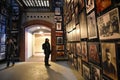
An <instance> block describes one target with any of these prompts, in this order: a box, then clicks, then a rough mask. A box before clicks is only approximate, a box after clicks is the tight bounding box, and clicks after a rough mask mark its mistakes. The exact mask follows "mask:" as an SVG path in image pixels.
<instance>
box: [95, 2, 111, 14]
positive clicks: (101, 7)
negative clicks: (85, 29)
mask: <svg viewBox="0 0 120 80" xmlns="http://www.w3.org/2000/svg"><path fill="white" fill-rule="evenodd" d="M111 4H112V1H111V0H103V1H101V0H96V8H97V13H100V12H102V11H103V10H105V9H107V8H108V7H109V6H110V5H111Z"/></svg>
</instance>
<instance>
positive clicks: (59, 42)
mask: <svg viewBox="0 0 120 80" xmlns="http://www.w3.org/2000/svg"><path fill="white" fill-rule="evenodd" d="M57 44H63V37H62V36H57Z"/></svg>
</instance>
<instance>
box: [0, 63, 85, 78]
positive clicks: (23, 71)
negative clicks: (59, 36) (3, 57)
mask: <svg viewBox="0 0 120 80" xmlns="http://www.w3.org/2000/svg"><path fill="white" fill-rule="evenodd" d="M50 64H51V66H50V67H46V66H45V65H44V62H18V63H16V64H15V65H14V66H10V67H9V68H6V67H5V66H6V64H2V65H0V80H83V79H82V77H81V76H79V73H78V72H76V71H75V70H74V69H72V68H71V67H70V66H69V65H68V62H67V61H57V62H50Z"/></svg>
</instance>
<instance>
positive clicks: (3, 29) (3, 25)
mask: <svg viewBox="0 0 120 80" xmlns="http://www.w3.org/2000/svg"><path fill="white" fill-rule="evenodd" d="M5 29H6V25H5V24H2V25H1V33H5Z"/></svg>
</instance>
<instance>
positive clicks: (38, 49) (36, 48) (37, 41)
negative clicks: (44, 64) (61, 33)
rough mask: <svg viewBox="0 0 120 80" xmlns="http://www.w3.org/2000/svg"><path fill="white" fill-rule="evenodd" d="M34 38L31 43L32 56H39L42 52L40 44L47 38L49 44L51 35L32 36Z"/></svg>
mask: <svg viewBox="0 0 120 80" xmlns="http://www.w3.org/2000/svg"><path fill="white" fill-rule="evenodd" d="M33 36H34V41H33V43H34V44H33V49H34V50H33V51H34V52H33V55H34V56H36V55H39V54H43V53H44V51H43V49H42V44H43V43H44V42H45V39H46V38H48V39H49V42H50V44H51V34H48V35H41V34H33Z"/></svg>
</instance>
